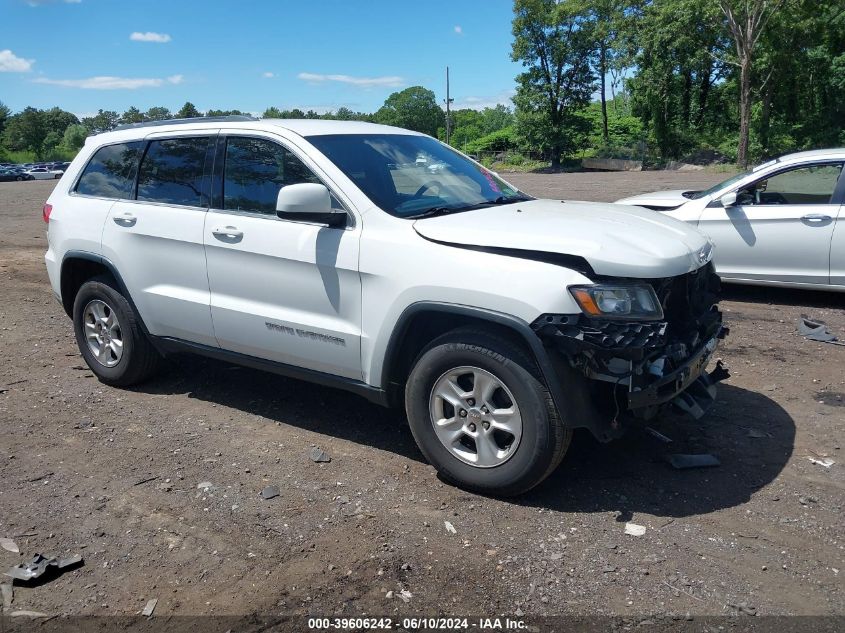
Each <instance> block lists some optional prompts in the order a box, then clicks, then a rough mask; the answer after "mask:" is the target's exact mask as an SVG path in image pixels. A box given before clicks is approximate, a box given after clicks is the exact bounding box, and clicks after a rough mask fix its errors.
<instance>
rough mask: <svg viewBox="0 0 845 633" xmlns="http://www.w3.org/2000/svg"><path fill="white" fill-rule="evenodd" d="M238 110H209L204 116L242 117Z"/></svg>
mask: <svg viewBox="0 0 845 633" xmlns="http://www.w3.org/2000/svg"><path fill="white" fill-rule="evenodd" d="M243 114H244V113H243V112H241V111H240V110H209V111H208V112H206V113H205V116H243Z"/></svg>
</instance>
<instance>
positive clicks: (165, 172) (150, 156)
mask: <svg viewBox="0 0 845 633" xmlns="http://www.w3.org/2000/svg"><path fill="white" fill-rule="evenodd" d="M208 144H209V137H183V138H171V139H161V140H153V141H150V146H149V147H148V148H147V153H146V154H145V155H144V159H143V160H142V161H141V167H140V169H139V171H138V200H143V201H145V202H160V203H165V204H175V205H184V206H189V207H207V206H208V202H207V200H208V178H207V176H206V170H205V160H206V154H207V152H208Z"/></svg>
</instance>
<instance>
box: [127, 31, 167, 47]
mask: <svg viewBox="0 0 845 633" xmlns="http://www.w3.org/2000/svg"><path fill="white" fill-rule="evenodd" d="M129 39H130V40H132V41H133V42H155V43H156V44H166V43H167V42H169V41H170V40H171V37H170V35H168V34H167V33H154V32H153V31H147V32H146V33H141V32H140V31H135V32H134V33H132V35H130V36H129Z"/></svg>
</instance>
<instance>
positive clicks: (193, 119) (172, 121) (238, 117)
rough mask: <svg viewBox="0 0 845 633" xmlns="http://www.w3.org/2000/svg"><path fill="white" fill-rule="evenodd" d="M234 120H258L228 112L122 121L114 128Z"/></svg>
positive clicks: (124, 128)
mask: <svg viewBox="0 0 845 633" xmlns="http://www.w3.org/2000/svg"><path fill="white" fill-rule="evenodd" d="M225 121H229V122H234V121H258V119H257V118H255V117H254V116H248V115H246V114H230V115H228V116H196V117H191V118H188V119H162V120H160V121H141V122H140V123H124V124H123V125H118V126H117V127H116V128H114V130H131V129H133V128H136V127H156V126H159V125H179V124H181V123H200V122H202V123H221V122H225Z"/></svg>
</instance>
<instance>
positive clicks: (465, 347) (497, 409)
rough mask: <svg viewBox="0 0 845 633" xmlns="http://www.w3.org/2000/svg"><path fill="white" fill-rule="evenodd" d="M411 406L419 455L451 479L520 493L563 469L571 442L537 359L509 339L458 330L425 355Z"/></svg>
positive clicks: (412, 383) (409, 392) (488, 490)
mask: <svg viewBox="0 0 845 633" xmlns="http://www.w3.org/2000/svg"><path fill="white" fill-rule="evenodd" d="M405 407H406V411H407V414H408V420H409V423H410V426H411V431H412V433H413V435H414V438H415V439H416V441H417V444H418V445H419V447H420V450H421V451H422V452H423V454H424V455H425V456H426V458H427V459H428V460H429V462H431V464H432V465H433V466H434V467H435V468H436V469H437V470H438V472H440V474H441V475H442V476H443V477H444V478H445V479H448V480H449V481H451V482H453V483H455V484H457V485H459V486H461V487H464V488H467V489H470V490H475V491H478V492H481V493H485V494H494V495H501V496H509V495H516V494H520V493H522V492H525V491H526V490H529V489H530V488H532V487H534V486H536V485H537V484H538V483H540V482H541V481H543V479H545V478H546V477H547V476H548V475H549V474H550V473H551V472H552V471H553V470H554V469H555V468H556V467H557V466H558V464H560V461H561V459H563V455H564V453H565V452H566V449H567V447H568V446H569V442H570V439H571V436H572V433H571V431H570V430H569V429H567V428H565V426H564V422H563V421H562V420H561V418H560V416H559V414H558V411H557V409H556V407H555V406H554V403H553V402H552V399H551V395H550V394H549V392H548V389H546V387H545V385H544V384H543V382H542V380H541V379H540V378H539V372H538V371H537V369H536V366H535V363H534V362H533V360H532V359H531V358H530V357H529V356H528V355H527V354H526V353H525V352H524V351H523V350H522V349H521V348H520V347H519V346H517V345H515V344H513V343H512V342H510V341H509V340H507V339H505V338H503V337H500V336H497V335H495V334H491V333H488V332H484V331H480V330H472V329H466V330H456V331H454V332H451V333H449V334H446V335H444V336H443V337H441V338H439V339H437V340H435V341H434V342H432V343H431V345H429V347H428V348H427V349H426V350H425V351H424V352H423V353H422V354H421V355H420V356H419V358H418V359H417V361H416V363H415V365H414V367H413V369H412V370H411V374H410V376H409V377H408V382H407V385H406V388H405Z"/></svg>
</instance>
